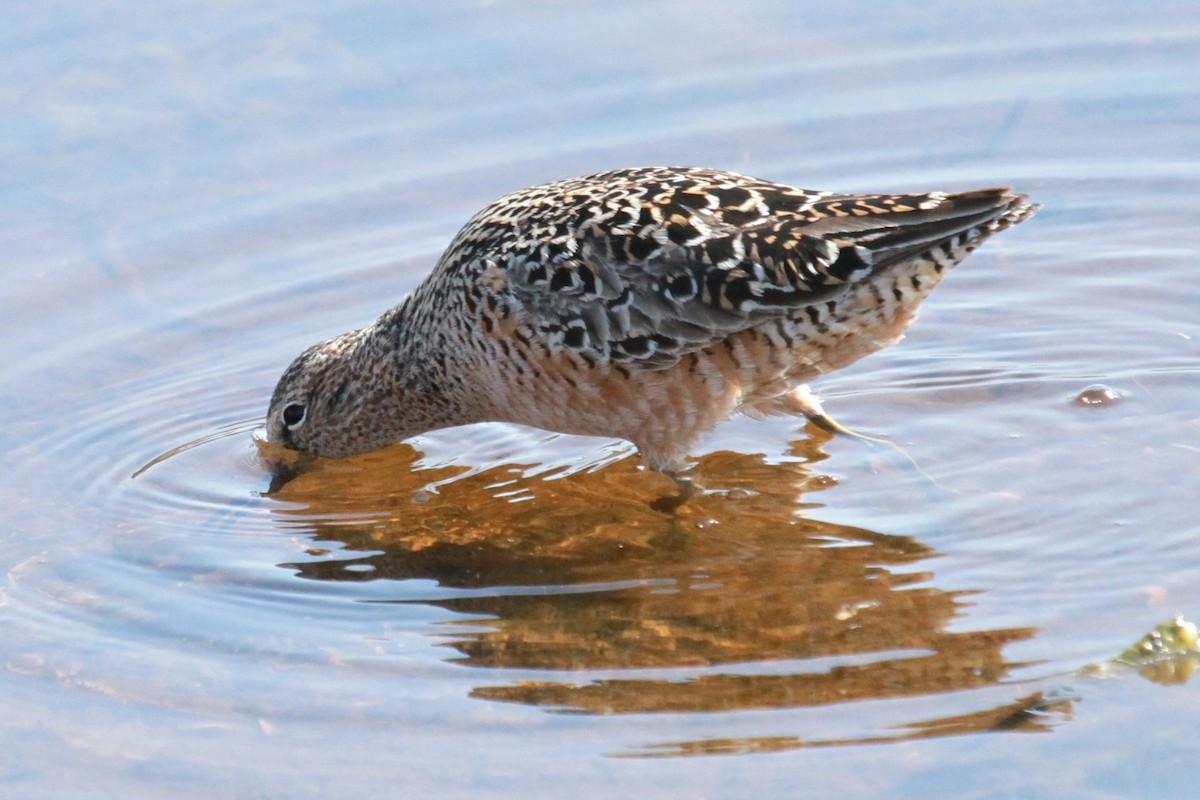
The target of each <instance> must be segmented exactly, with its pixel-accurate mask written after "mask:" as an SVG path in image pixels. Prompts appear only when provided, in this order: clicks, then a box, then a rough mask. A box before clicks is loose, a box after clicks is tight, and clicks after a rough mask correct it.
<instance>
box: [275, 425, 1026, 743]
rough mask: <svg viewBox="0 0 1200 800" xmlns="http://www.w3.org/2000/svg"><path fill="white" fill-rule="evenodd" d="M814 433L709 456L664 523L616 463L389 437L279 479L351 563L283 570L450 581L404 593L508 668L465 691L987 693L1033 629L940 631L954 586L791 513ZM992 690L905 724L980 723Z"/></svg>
mask: <svg viewBox="0 0 1200 800" xmlns="http://www.w3.org/2000/svg"><path fill="white" fill-rule="evenodd" d="M826 440H827V437H826V436H825V435H823V434H821V435H816V436H814V437H813V438H808V439H804V440H801V441H799V442H797V443H796V444H795V445H794V446H793V447H794V452H793V455H794V456H795V460H787V461H784V462H783V463H766V462H765V461H764V459H762V458H761V457H759V456H754V455H740V454H733V453H717V454H713V455H710V456H708V457H706V458H705V459H704V460H703V462H702V464H701V466H700V472H701V473H702V475H703V476H704V478H705V480H706V481H707V483H708V484H709V486H710V487H711V486H714V485H716V486H719V487H720V488H719V490H712V489H711V488H710V490H709V491H707V492H705V493H703V494H700V495H698V496H696V497H693V498H691V499H689V500H688V501H687V503H685V504H684V505H683V506H682V507H680V508H679V509H678V510H677V511H675V512H674V513H673V514H665V513H661V512H658V511H655V510H654V509H653V508H652V503H653V501H654V500H655V499H656V498H658V497H660V496H662V495H663V494H664V493H669V492H670V491H672V485H671V481H670V480H668V479H667V478H665V477H663V476H660V475H658V474H656V473H647V472H645V471H643V470H641V469H639V468H638V466H637V460H636V459H632V458H627V459H624V460H621V461H617V462H616V463H610V464H608V465H606V466H605V467H604V468H603V469H597V470H593V471H578V472H575V473H573V474H568V475H564V476H560V477H557V478H553V479H548V478H547V477H546V476H544V475H542V476H536V477H526V476H525V473H526V472H527V471H528V470H527V468H523V467H520V466H513V465H505V466H496V467H492V468H487V469H482V470H478V471H475V472H472V473H468V474H461V473H462V472H463V470H462V469H461V468H460V469H451V468H443V469H419V468H418V469H414V468H413V466H414V463H415V456H414V455H413V453H412V451H411V450H408V449H406V448H397V449H394V450H391V451H388V452H385V453H382V454H375V455H373V456H370V457H367V458H366V459H365V460H364V459H359V460H354V461H350V462H331V463H330V464H329V465H327V466H326V467H325V468H324V469H322V470H321V471H318V472H310V473H306V474H303V475H300V476H299V477H297V478H295V479H294V480H292V481H290V482H289V483H287V484H286V485H285V486H284V487H283V488H282V489H280V490H279V492H278V493H277V494H276V495H275V496H276V497H277V498H278V499H280V500H284V501H290V502H288V503H287V504H285V506H281V508H280V509H279V513H280V514H281V515H287V516H288V517H289V519H288V525H287V527H289V528H292V529H295V528H296V527H297V524H299V525H300V526H301V527H303V528H306V529H308V530H309V532H310V533H311V534H312V535H313V536H314V537H315V539H317V540H325V541H336V542H340V543H343V544H344V545H345V548H347V549H348V550H349V551H365V554H364V555H362V556H361V557H358V558H349V559H347V558H346V556H348V555H350V554H351V553H349V552H346V551H342V552H341V553H339V558H338V560H333V559H331V558H329V559H323V560H322V559H317V560H313V561H308V562H304V563H291V564H285V565H282V566H284V567H286V568H290V569H293V570H296V571H297V572H298V573H299V574H300V575H301V576H303V577H306V578H312V579H317V580H331V581H379V580H391V581H402V580H405V579H412V578H419V579H426V580H434V581H436V582H437V583H438V584H439V585H440V586H441V587H452V588H455V589H460V590H462V591H460V592H455V593H454V596H452V597H450V598H444V599H437V600H431V601H422V602H430V603H431V604H433V605H437V606H439V607H442V608H445V609H448V610H451V611H455V612H459V613H462V614H463V615H466V616H465V617H464V620H463V622H462V624H455V623H450V624H449V625H448V626H447V630H443V631H442V632H441V636H442V637H443V638H444V641H445V643H446V644H448V646H449V647H451V648H453V649H454V650H455V651H457V655H456V658H457V660H458V661H459V662H460V663H463V664H466V665H470V666H478V667H489V668H511V669H514V670H520V674H519V676H514V680H513V681H512V682H511V683H507V684H501V685H484V686H479V687H477V688H476V689H475V691H474V695H475V696H477V697H479V698H486V699H489V700H497V701H507V702H519V703H527V704H531V705H535V706H540V707H545V708H547V709H550V710H555V711H563V710H567V711H574V712H578V713H598V714H601V713H602V714H612V713H631V712H640V713H646V712H663V711H669V712H695V711H732V710H743V709H767V708H782V707H803V706H818V705H827V704H835V703H846V702H850V701H855V700H865V699H883V698H898V697H912V696H918V695H930V694H936V693H944V692H953V691H956V690H962V689H968V688H975V687H986V686H991V685H995V684H997V683H998V682H999V681H1000V680H1001V679H1003V678H1004V677H1005V676H1006V675H1007V674H1008V673H1009V672H1010V671H1011V670H1012V669H1013V668H1014V667H1016V666H1019V665H1016V664H1013V663H1009V662H1007V661H1006V660H1005V658H1004V655H1003V649H1004V647H1005V646H1006V645H1007V644H1009V643H1011V642H1014V641H1017V640H1021V639H1024V638H1027V637H1029V636H1030V635H1031V634H1032V633H1033V631H1031V630H1029V629H1009V630H991V631H950V630H948V626H949V623H950V622H951V620H953V619H954V618H955V617H956V615H957V614H958V612H959V609H960V605H961V603H962V602H963V599H962V593H957V592H948V591H945V590H942V589H938V588H936V587H934V586H933V585H932V581H931V580H930V579H931V577H932V575H931V573H930V572H929V571H927V569H926V568H923V564H925V563H926V562H927V561H928V560H929V559H930V557H931V556H933V555H935V553H934V552H933V551H932V550H931V548H929V547H928V546H926V545H924V544H922V543H920V542H918V541H915V540H914V539H912V538H909V537H906V536H890V535H887V534H882V533H876V532H873V531H869V530H865V529H862V528H856V527H849V526H846V525H838V524H834V523H830V522H822V521H819V520H815V519H811V518H809V517H807V516H805V514H804V512H805V511H806V510H811V509H812V508H814V507H815V506H812V505H811V504H806V503H807V501H809V500H810V499H811V498H812V496H813V495H814V494H816V493H817V492H819V491H820V490H821V489H823V488H827V487H828V486H829V485H830V484H831V480H830V479H829V478H827V477H825V476H823V475H821V474H820V472H819V471H818V470H815V469H814V467H813V465H814V464H816V463H817V462H819V461H820V460H822V459H823V458H824V455H823V454H822V452H821V450H820V445H821V444H822V443H823V442H824V441H826ZM439 483H440V485H439V486H438V487H437V488H436V490H434V491H430V490H429V489H428V488H426V487H428V486H429V485H430V484H439ZM297 504H299V506H298V505H297ZM398 594H402V591H399V590H398ZM398 601H399V602H411V601H408V600H402V599H400V598H398ZM564 670H568V671H570V674H569V675H568V676H564V675H563V674H562V671H564ZM531 671H533V672H534V674H533V675H531V674H530V673H531ZM540 671H547V672H545V673H544V677H542V675H541V674H539V672H540ZM589 673H598V674H589ZM487 674H488V676H489V679H490V680H492V681H494V680H495V675H496V673H495V671H489V672H488V673H487ZM1012 700H1013V697H1012V696H1011V695H1009V696H1007V697H1006V699H1005V706H1004V707H1000V706H998V707H997V708H995V709H992V710H990V711H988V712H981V713H980V714H979V715H975V716H973V717H967V718H954V719H952V720H927V721H920V722H917V723H914V725H915V726H916V727H914V728H912V729H910V730H909V731H908V732H907V734H905V735H911V736H928V735H943V734H945V733H959V732H964V730H965V729H970V728H972V726H974V729H976V730H986V729H993V730H994V729H998V728H999V726H1000V723H999V722H998V721H997V720H1000V719H1002V718H1003V719H1011V718H1013V717H1012V714H1013V708H1011V707H1009V706H1011V703H1012ZM1021 702H1024V701H1018V703H1021ZM1009 727H1010V728H1012V727H1014V726H1009ZM1015 727H1019V726H1015ZM939 732H942V733H939ZM898 738H903V737H898ZM692 744H694V745H695V746H696V747H701V749H703V748H702V746H701V743H692ZM688 746H689V745H688V744H686V743H685V744H680V745H672V746H671V747H672V748H673V750H674V752H675V754H682V753H685V752H686V751H687V748H688ZM768 749H769V748H768Z"/></svg>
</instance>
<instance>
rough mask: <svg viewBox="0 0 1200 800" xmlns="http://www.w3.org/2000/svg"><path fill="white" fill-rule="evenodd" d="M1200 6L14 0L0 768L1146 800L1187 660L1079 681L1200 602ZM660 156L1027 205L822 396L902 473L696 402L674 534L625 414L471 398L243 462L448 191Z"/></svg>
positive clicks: (283, 791) (569, 788)
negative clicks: (271, 462)
mask: <svg viewBox="0 0 1200 800" xmlns="http://www.w3.org/2000/svg"><path fill="white" fill-rule="evenodd" d="M1198 23H1200V15H1198V14H1197V12H1196V10H1195V9H1194V8H1193V5H1192V4H1187V3H1149V4H1143V5H1141V6H1139V10H1138V13H1137V16H1136V17H1135V18H1130V17H1129V15H1128V11H1127V9H1126V7H1125V6H1124V5H1122V4H1117V3H1112V2H1104V3H1093V4H1089V5H1086V6H1082V7H1078V6H1067V5H1062V6H1061V7H1060V6H1048V5H1046V4H1039V3H1032V2H1029V3H1021V2H1017V3H1007V4H1004V5H1003V6H1002V7H998V8H989V9H978V8H974V7H968V6H961V7H960V5H958V4H951V3H942V2H937V3H933V4H928V3H927V4H924V5H922V6H921V7H920V8H917V7H912V8H908V7H905V6H899V7H896V8H893V9H884V8H882V7H881V8H879V9H872V10H871V11H870V12H869V13H866V12H863V11H861V10H857V11H856V10H854V9H852V8H849V7H828V6H822V7H821V8H816V7H808V6H807V5H802V4H784V3H765V2H764V3H753V4H737V5H733V4H719V3H712V4H695V3H686V4H685V3H678V4H659V5H655V6H652V7H651V6H646V7H635V6H622V5H617V6H614V5H612V4H605V3H588V4H583V3H575V4H570V5H567V4H554V3H538V2H534V3H523V4H507V3H492V4H482V3H444V4H437V5H434V4H415V3H412V4H399V5H397V4H382V3H369V2H368V3H357V4H353V3H344V2H343V3H330V4H315V3H314V4H309V5H301V4H290V5H289V6H287V9H286V10H283V9H282V8H281V7H276V6H275V5H274V4H265V3H264V4H255V3H248V4H238V5H236V6H226V5H223V4H217V3H212V4H195V5H192V6H189V7H188V8H187V10H185V11H178V10H176V11H168V10H165V9H164V10H155V9H150V8H149V7H146V6H145V5H144V4H138V5H134V4H121V3H117V2H103V3H94V4H90V5H88V6H87V7H86V9H84V8H83V7H75V6H71V7H66V6H63V7H55V6H52V5H43V6H41V7H39V10H37V11H27V12H23V13H22V14H21V15H18V16H16V17H14V19H13V20H12V25H11V26H10V27H9V29H8V32H7V33H5V34H3V36H4V38H5V39H6V41H5V43H4V52H5V53H6V59H5V65H4V67H3V69H2V70H0V102H3V104H4V106H5V107H7V109H8V110H9V111H8V114H7V115H6V116H7V117H8V119H9V124H8V125H5V126H3V128H2V129H0V155H2V159H3V163H5V165H6V170H5V171H6V173H7V177H8V179H9V180H8V181H7V182H6V185H5V188H4V189H3V190H0V214H3V216H4V219H5V224H4V225H3V226H0V242H2V243H3V252H4V253H5V260H6V264H5V267H4V276H5V277H4V285H3V286H4V290H3V292H2V293H0V357H2V358H3V362H4V364H5V369H4V375H5V379H4V381H3V383H0V401H3V404H4V407H5V409H6V411H7V413H6V415H5V416H6V420H7V422H6V424H5V425H3V426H0V446H3V449H4V451H5V453H6V455H7V457H6V463H7V469H6V470H5V475H6V478H5V479H4V480H3V481H2V482H0V537H2V541H3V544H4V551H3V556H2V557H0V564H2V565H3V568H4V575H5V581H4V583H3V584H0V643H2V644H0V697H2V698H3V700H0V708H2V709H3V714H2V715H0V752H2V753H4V755H3V756H0V793H3V794H6V795H11V796H14V797H17V796H19V797H58V796H81V795H87V796H90V797H130V796H166V795H170V796H172V797H190V796H204V797H211V796H214V795H222V796H247V797H259V796H261V797H268V796H270V797H300V796H322V797H329V796H346V795H350V794H354V795H355V796H368V797H374V796H397V794H399V795H403V796H442V797H492V796H494V797H514V796H519V797H549V796H555V797H557V796H561V795H562V794H563V793H565V792H570V793H573V794H575V795H579V796H598V797H599V796H614V795H617V794H637V795H638V796H645V797H650V798H659V797H663V798H665V797H762V796H768V797H771V796H814V797H830V796H837V797H847V798H849V797H881V796H889V797H897V796H899V797H906V796H932V797H941V796H953V797H1008V796H1013V797H1035V796H1054V797H1179V796H1187V795H1188V793H1189V791H1191V790H1192V789H1193V787H1194V779H1193V777H1192V776H1193V774H1194V773H1193V769H1192V766H1191V765H1192V764H1194V759H1195V758H1196V755H1197V746H1196V744H1195V735H1194V731H1195V726H1196V712H1197V710H1200V702H1198V700H1197V692H1196V684H1195V682H1194V681H1193V682H1191V683H1188V682H1186V681H1182V682H1179V683H1176V684H1173V685H1162V684H1159V683H1154V682H1151V681H1149V680H1147V679H1145V678H1144V677H1142V676H1140V675H1138V674H1137V673H1136V672H1133V671H1129V672H1126V673H1120V674H1118V676H1117V677H1115V678H1114V679H1112V680H1107V681H1102V680H1097V679H1094V678H1087V677H1082V676H1081V675H1080V673H1079V672H1078V670H1079V669H1080V668H1082V667H1084V666H1085V665H1087V664H1090V663H1093V662H1099V661H1104V660H1106V659H1109V658H1112V657H1114V656H1115V655H1117V654H1118V653H1119V652H1121V650H1123V649H1124V648H1125V647H1126V646H1127V645H1128V644H1130V643H1131V642H1133V641H1134V640H1136V639H1137V638H1138V637H1140V636H1141V635H1142V634H1144V633H1145V632H1146V631H1148V630H1149V629H1150V628H1151V627H1153V626H1154V625H1155V624H1157V623H1159V622H1162V621H1164V620H1165V619H1167V618H1169V617H1170V616H1171V615H1172V614H1174V613H1176V612H1182V613H1183V614H1185V615H1187V616H1189V617H1192V618H1195V617H1198V616H1200V558H1198V556H1200V543H1198V538H1200V537H1198V534H1200V523H1198V522H1197V511H1198V510H1200V403H1198V402H1197V399H1196V398H1197V389H1198V388H1200V323H1198V322H1197V320H1198V319H1200V315H1198V314H1197V311H1198V310H1200V280H1197V277H1196V262H1197V258H1198V255H1200V228H1198V227H1197V225H1196V223H1195V214H1194V212H1193V211H1192V208H1193V204H1194V198H1195V196H1196V194H1197V190H1198V189H1200V158H1198V157H1197V153H1200V90H1197V88H1196V87H1198V86H1200V24H1198ZM652 163H672V164H700V165H706V166H714V167H722V168H728V169H735V170H738V171H742V172H746V173H749V174H752V175H757V176H761V177H765V178H771V179H775V180H780V181H784V182H790V183H795V184H799V185H806V186H812V187H818V188H828V189H838V190H844V191H870V190H885V189H926V188H944V189H955V188H970V187H974V186H980V185H991V184H997V183H1004V184H1012V185H1014V186H1016V187H1018V188H1019V189H1020V190H1021V191H1025V192H1029V193H1030V194H1031V195H1032V196H1033V197H1034V198H1035V199H1036V200H1037V201H1039V202H1041V203H1043V204H1044V206H1045V207H1044V208H1043V210H1042V211H1041V212H1040V213H1039V214H1038V216H1037V217H1035V218H1034V219H1033V220H1032V221H1031V222H1029V223H1027V224H1024V225H1022V226H1020V227H1019V228H1018V229H1014V230H1012V231H1009V232H1006V233H1005V234H1003V235H1001V236H1000V237H998V238H997V239H996V240H994V241H992V242H989V243H988V245H987V246H986V247H985V248H983V249H982V250H981V251H980V252H978V253H977V254H975V255H973V256H972V257H971V258H970V259H968V261H967V262H965V264H964V265H963V266H962V267H961V268H959V269H958V270H956V271H955V272H954V274H952V275H951V276H950V277H949V278H948V279H947V280H946V282H945V283H944V284H943V285H942V286H941V287H939V288H938V289H937V291H936V292H935V293H934V294H933V296H932V298H931V299H930V301H929V302H928V303H927V304H926V306H925V307H924V310H923V313H922V317H921V319H920V321H919V322H918V323H917V324H916V325H915V326H914V327H913V328H912V329H911V331H910V333H909V335H908V336H907V337H906V339H905V341H904V342H902V343H901V344H900V345H898V346H897V347H895V348H892V349H890V350H887V351H885V352H883V353H880V354H877V355H875V356H872V357H871V358H869V359H867V360H865V361H863V362H861V363H859V364H857V365H855V366H854V367H852V368H850V369H847V370H844V371H842V372H840V373H837V374H835V375H831V376H829V377H828V378H826V379H824V380H822V381H821V382H820V383H819V384H818V385H817V387H816V388H817V389H818V390H819V392H820V393H821V395H822V396H823V398H824V399H825V402H826V407H827V409H829V410H830V412H831V413H832V414H833V415H834V416H836V417H837V418H838V419H839V420H840V421H842V422H843V423H845V424H847V425H849V426H851V427H854V428H858V429H861V430H863V431H865V432H868V433H871V434H873V435H877V436H886V437H888V438H890V439H891V440H893V441H895V442H896V443H898V444H899V445H900V446H901V447H902V448H903V450H904V453H905V454H906V455H902V454H901V453H899V452H897V451H895V450H893V449H889V448H886V447H880V446H873V445H870V444H867V443H864V442H862V441H859V440H855V439H847V438H830V437H829V436H828V435H826V434H824V433H822V432H820V431H817V430H815V429H812V428H803V429H801V428H799V427H798V426H797V425H796V424H795V423H794V422H791V421H788V420H770V421H766V422H754V421H750V420H747V419H735V420H732V421H730V422H729V423H727V424H726V425H724V426H722V427H721V428H720V429H718V430H717V431H715V432H714V433H713V434H712V435H711V436H710V437H709V439H708V440H707V441H706V443H705V445H704V448H703V449H702V451H701V452H700V453H699V454H698V455H699V456H700V459H699V460H700V464H699V466H698V470H699V471H700V472H701V473H702V474H703V475H704V476H705V479H706V481H707V483H708V485H709V486H710V487H711V488H712V491H711V492H709V493H708V494H706V495H704V496H703V497H701V498H698V499H697V500H696V501H695V502H692V503H689V504H687V505H685V506H684V507H683V509H682V510H681V511H680V512H679V513H678V514H677V515H675V516H673V517H672V516H669V515H665V514H662V513H659V512H657V511H654V510H653V509H652V508H651V507H650V503H651V502H652V501H654V500H655V499H656V498H659V497H661V496H663V495H664V494H665V493H666V492H668V491H669V489H670V485H669V483H668V482H666V481H665V479H660V478H658V477H657V476H654V475H647V474H646V473H645V472H643V471H641V470H640V469H639V465H638V460H637V457H636V454H634V453H633V451H632V450H631V449H630V448H629V447H628V446H627V445H624V444H622V443H620V442H610V441H604V440H587V439H578V438H570V437H562V436H555V435H552V434H546V433H543V432H540V431H534V430H526V429H518V428H513V427H507V426H498V425H492V426H476V427H472V428H467V429H461V430H457V431H445V432H439V433H436V434H430V435H427V436H423V437H420V438H419V439H417V440H415V441H414V442H413V443H412V446H408V445H402V446H399V447H397V448H394V449H392V450H389V451H386V452H383V453H378V454H373V455H370V456H366V457H363V458H360V459H353V460H350V461H346V462H340V463H328V464H326V465H324V468H323V469H320V470H318V471H315V472H311V473H307V474H305V475H303V476H301V477H300V478H298V479H296V480H294V481H292V482H291V483H289V484H287V485H286V486H284V487H283V488H281V489H280V490H279V491H278V492H275V493H271V494H270V495H269V496H268V494H267V490H268V488H269V486H270V476H269V474H268V473H267V471H266V470H265V468H264V466H263V464H262V461H261V459H260V457H259V454H258V452H257V450H256V447H255V445H254V443H253V438H252V431H253V430H254V429H255V427H256V426H257V424H258V421H259V419H260V417H261V415H262V413H263V412H264V410H265V405H266V401H267V398H268V396H269V393H270V390H271V388H272V386H273V385H274V382H275V380H276V379H277V377H278V375H279V373H280V371H281V370H282V369H283V367H284V366H286V364H287V363H288V362H289V361H290V359H291V358H292V357H293V356H294V355H295V354H296V353H298V352H299V351H300V350H301V349H302V348H303V347H305V346H307V345H308V344H311V343H312V342H314V341H317V340H318V339H321V338H324V337H326V336H329V335H332V334H334V333H337V332H340V331H343V330H347V329H350V328H354V327H358V326H360V325H362V324H364V323H366V322H368V321H370V320H371V319H373V318H374V317H375V316H376V315H377V314H378V313H380V312H381V311H383V310H384V309H385V308H386V307H387V306H388V305H390V304H392V303H393V302H394V301H395V300H397V299H399V297H400V296H402V295H403V293H404V292H406V291H407V290H409V289H410V288H412V287H413V286H414V285H415V284H416V282H417V281H418V280H419V279H420V278H421V276H422V275H423V274H424V273H425V271H427V270H428V269H429V267H430V266H431V265H432V263H433V262H434V261H435V260H436V258H437V256H438V255H439V253H440V250H441V248H442V247H444V246H445V244H446V242H448V241H449V239H450V237H451V236H452V235H453V233H454V232H455V230H456V229H457V227H458V226H459V225H460V224H461V223H462V222H463V221H465V220H466V218H467V217H468V216H470V214H471V213H473V212H474V211H475V210H477V209H478V208H479V207H480V206H482V205H483V204H484V203H485V202H487V201H488V200H490V199H492V198H493V197H495V196H497V195H499V194H502V193H504V192H506V191H509V190H512V189H515V188H519V187H521V186H524V185H528V184H532V183H537V182H540V181H544V180H550V179H554V178H560V177H566V176H570V175H575V174H582V173H586V172H591V171H596V170H600V169H607V168H612V167H616V166H628V165H634V164H652ZM1095 385H1100V386H1104V387H1107V388H1109V389H1110V390H1112V392H1113V393H1114V394H1115V398H1114V399H1113V400H1111V401H1110V402H1104V403H1099V404H1086V403H1080V402H1076V401H1075V398H1076V397H1078V396H1079V395H1080V393H1082V392H1084V391H1085V390H1087V389H1088V388H1089V387H1092V386H1095ZM187 445H195V446H191V447H187ZM163 456H166V457H165V458H163V459H162V460H161V461H158V462H157V463H153V464H152V466H150V467H149V468H148V469H145V470H144V471H141V472H139V469H140V468H142V467H143V466H145V465H147V464H148V463H150V462H153V461H154V460H155V459H158V458H160V457H163ZM135 473H137V475H136V477H134V475H135ZM1021 733H1038V734H1040V735H1032V736H1026V735H1017V734H1021Z"/></svg>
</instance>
